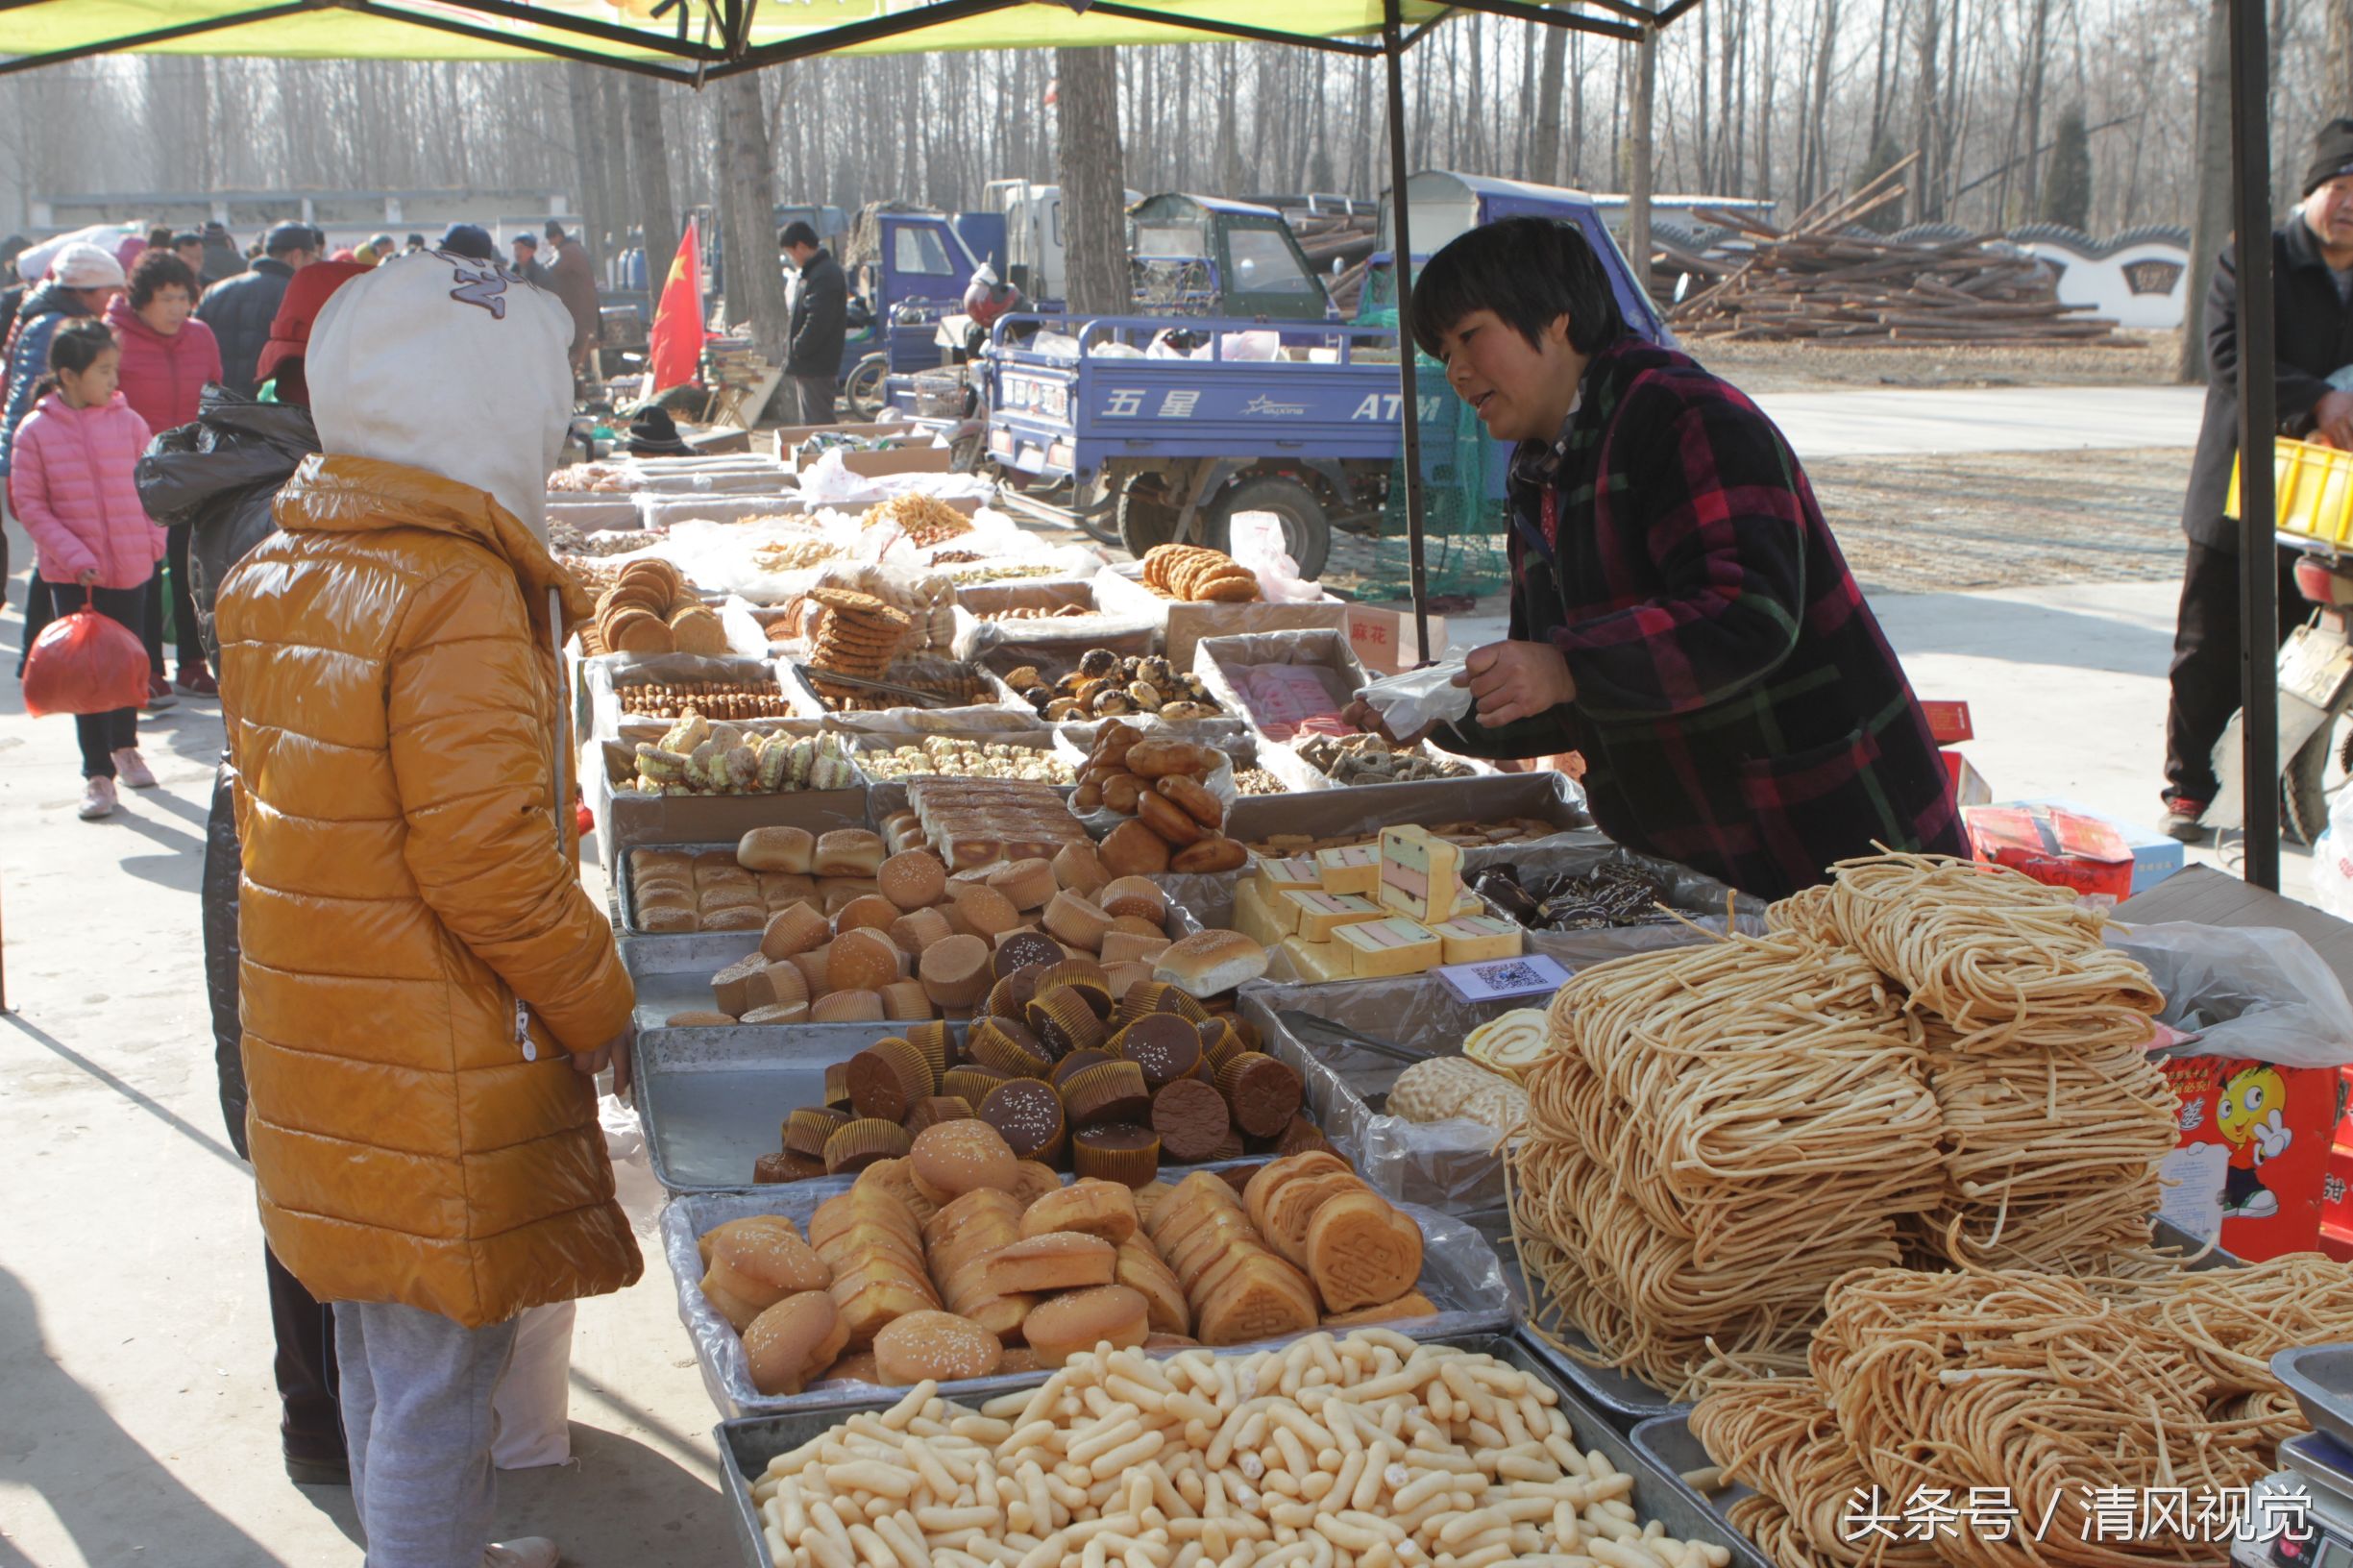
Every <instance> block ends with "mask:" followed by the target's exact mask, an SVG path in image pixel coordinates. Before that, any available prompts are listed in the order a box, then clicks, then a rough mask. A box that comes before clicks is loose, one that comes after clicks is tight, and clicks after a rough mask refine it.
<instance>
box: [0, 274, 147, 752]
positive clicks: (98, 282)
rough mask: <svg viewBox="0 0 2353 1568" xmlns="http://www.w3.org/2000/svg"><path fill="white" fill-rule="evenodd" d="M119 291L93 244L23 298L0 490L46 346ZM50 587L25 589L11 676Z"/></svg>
mask: <svg viewBox="0 0 2353 1568" xmlns="http://www.w3.org/2000/svg"><path fill="white" fill-rule="evenodd" d="M122 286H123V269H122V267H121V265H120V264H119V263H118V262H116V261H115V259H114V257H113V256H112V255H111V254H110V253H109V252H107V251H106V250H104V249H102V248H101V247H99V246H96V245H68V246H66V247H65V248H64V249H63V250H61V251H60V252H59V253H58V254H57V256H56V257H55V258H54V259H52V260H51V261H50V263H49V278H48V280H47V281H46V282H43V283H41V284H40V285H39V286H37V287H36V288H34V289H32V290H31V291H30V292H28V293H27V294H26V295H25V300H24V304H23V305H22V306H20V307H19V308H18V311H17V316H16V326H15V330H14V331H13V332H12V335H11V338H10V344H9V350H8V363H7V366H6V372H5V374H4V375H0V381H5V383H6V385H7V394H6V397H5V398H4V399H0V485H5V483H6V481H7V479H8V477H9V472H10V464H11V461H12V456H11V454H12V449H13V444H14V438H15V434H16V431H17V429H18V428H19V427H20V426H22V425H23V424H24V422H25V418H26V416H27V415H29V414H31V413H32V412H33V404H34V403H35V401H36V394H35V391H34V388H35V387H37V385H39V384H40V382H41V380H42V379H43V378H44V377H46V376H47V375H48V374H49V342H50V339H52V338H54V337H55V336H56V335H57V334H58V333H59V332H60V331H62V330H63V329H64V328H66V327H68V326H70V325H72V324H73V323H74V322H75V321H76V320H79V319H81V318H84V317H89V316H96V315H100V314H102V313H103V312H104V311H105V310H106V307H107V305H108V303H109V302H110V301H111V300H112V299H113V298H114V295H115V293H116V292H117V291H118V290H119V289H121V287H122ZM51 609H52V599H51V594H50V584H49V582H48V580H47V579H46V578H44V577H43V576H41V574H40V573H38V572H36V573H34V574H33V580H32V581H31V582H30V583H29V584H28V585H27V586H26V588H25V631H24V643H23V645H22V646H21V647H20V648H19V649H17V653H16V673H17V674H19V675H21V674H24V667H25V666H24V656H25V654H26V653H27V652H29V651H31V650H32V648H33V639H34V638H36V637H38V636H39V635H40V630H41V627H43V626H45V625H48V624H49V617H50V614H51ZM171 702H172V698H171V696H170V695H169V694H168V693H166V694H165V695H164V696H163V697H162V698H151V699H150V704H149V705H150V706H153V707H169V706H170V705H171Z"/></svg>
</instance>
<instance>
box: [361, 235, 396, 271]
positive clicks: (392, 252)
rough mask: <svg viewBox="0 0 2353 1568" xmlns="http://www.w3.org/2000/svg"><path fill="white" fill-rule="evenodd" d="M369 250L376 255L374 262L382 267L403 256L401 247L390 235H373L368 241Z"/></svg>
mask: <svg viewBox="0 0 2353 1568" xmlns="http://www.w3.org/2000/svg"><path fill="white" fill-rule="evenodd" d="M368 249H369V250H371V251H373V252H375V253H376V255H375V257H374V261H375V264H376V265H377V266H382V265H383V264H384V263H385V262H387V261H389V260H391V259H392V258H393V257H396V256H398V255H400V254H401V248H400V246H399V245H397V244H395V243H394V242H393V238H392V236H391V235H390V234H375V235H371V236H370V237H369V239H368Z"/></svg>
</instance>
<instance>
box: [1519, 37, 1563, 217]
mask: <svg viewBox="0 0 2353 1568" xmlns="http://www.w3.org/2000/svg"><path fill="white" fill-rule="evenodd" d="M1568 58H1569V30H1568V29H1567V28H1565V27H1548V28H1546V29H1545V30H1544V60H1543V63H1542V65H1541V67H1540V68H1539V69H1538V71H1537V73H1536V132H1535V141H1534V144H1533V145H1532V146H1531V147H1530V148H1529V159H1528V178H1529V179H1531V180H1532V181H1534V182H1535V183H1536V184H1539V185H1556V184H1560V183H1561V180H1560V155H1561V151H1562V149H1561V145H1560V91H1561V86H1560V73H1561V67H1562V65H1563V64H1564V63H1565V62H1566V61H1567V60H1568Z"/></svg>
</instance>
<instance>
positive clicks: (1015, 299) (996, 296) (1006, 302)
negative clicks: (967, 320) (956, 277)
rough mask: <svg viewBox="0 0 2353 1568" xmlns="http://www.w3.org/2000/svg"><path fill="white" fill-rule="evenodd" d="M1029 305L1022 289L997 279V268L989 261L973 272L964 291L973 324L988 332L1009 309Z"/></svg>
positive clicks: (965, 304) (965, 310) (965, 306)
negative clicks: (970, 280)
mask: <svg viewBox="0 0 2353 1568" xmlns="http://www.w3.org/2000/svg"><path fill="white" fill-rule="evenodd" d="M1027 307H1028V302H1027V301H1026V300H1024V299H1022V297H1021V291H1020V290H1019V289H1017V288H1016V287H1015V286H1014V285H1013V284H1011V283H1006V282H998V281H997V276H996V269H995V268H994V267H993V266H991V265H990V264H989V263H988V262H986V261H983V262H982V263H981V264H980V270H979V271H978V272H976V273H974V274H972V282H970V284H969V285H968V286H967V287H966V289H965V291H964V313H965V314H966V315H968V316H969V317H971V318H972V325H973V326H975V327H977V328H979V329H980V330H981V331H984V332H986V331H988V330H989V329H990V328H992V327H993V326H995V325H996V323H997V318H998V317H999V316H1002V315H1004V314H1005V313H1006V312H1007V311H1009V310H1021V309H1026V308H1027Z"/></svg>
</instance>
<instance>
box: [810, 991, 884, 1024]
mask: <svg viewBox="0 0 2353 1568" xmlns="http://www.w3.org/2000/svg"><path fill="white" fill-rule="evenodd" d="M809 1021H810V1022H811V1023H880V1022H881V1021H882V992H878V991H837V992H834V993H833V994H832V995H830V996H820V997H819V998H818V999H817V1000H816V1001H814V1002H811V1003H810V1004H809Z"/></svg>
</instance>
